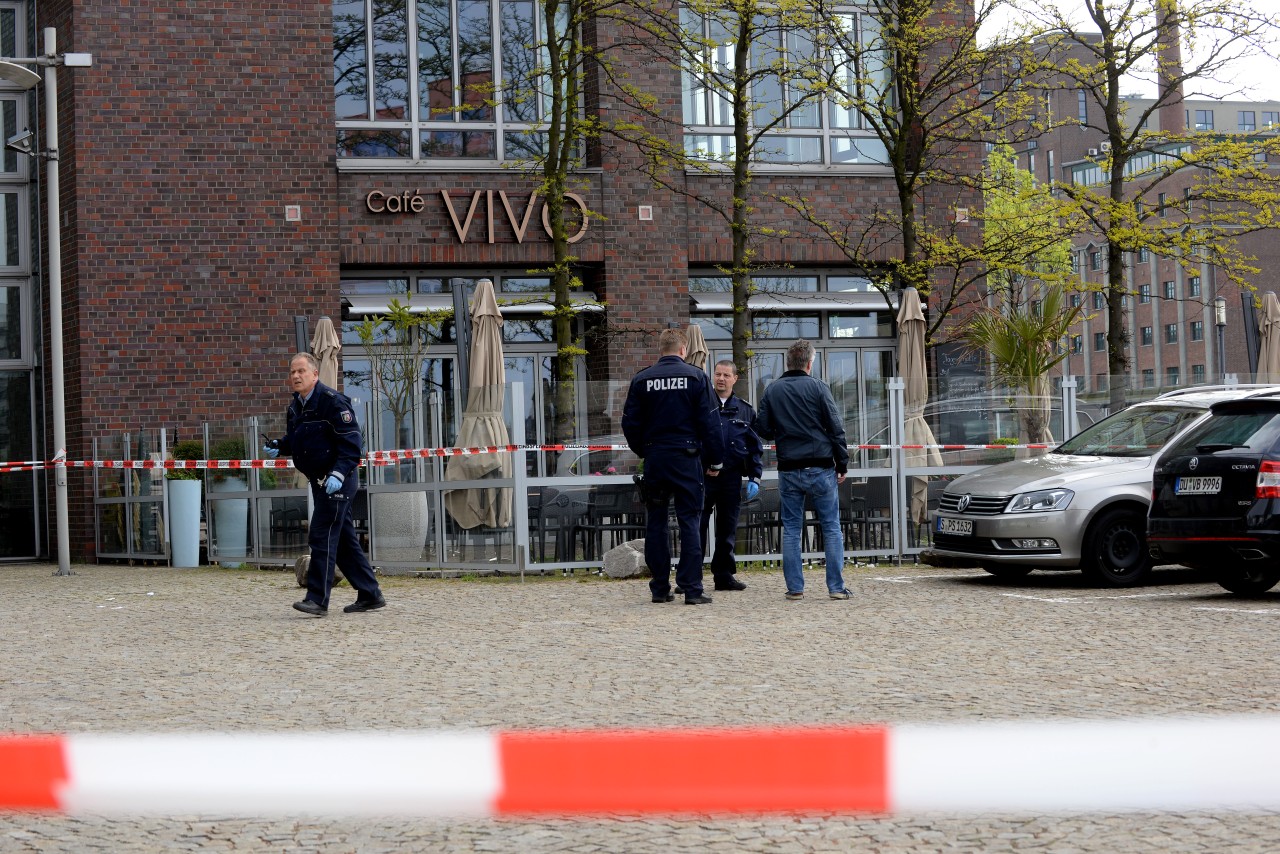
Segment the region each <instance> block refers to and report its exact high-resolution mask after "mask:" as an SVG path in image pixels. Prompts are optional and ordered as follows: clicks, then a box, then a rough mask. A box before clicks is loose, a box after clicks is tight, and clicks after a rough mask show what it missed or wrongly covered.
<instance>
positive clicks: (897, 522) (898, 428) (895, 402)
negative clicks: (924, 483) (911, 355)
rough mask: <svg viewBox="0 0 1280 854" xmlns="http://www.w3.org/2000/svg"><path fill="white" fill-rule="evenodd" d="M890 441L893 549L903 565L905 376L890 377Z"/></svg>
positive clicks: (904, 529) (905, 514) (904, 540)
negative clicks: (891, 446) (891, 448)
mask: <svg viewBox="0 0 1280 854" xmlns="http://www.w3.org/2000/svg"><path fill="white" fill-rule="evenodd" d="M888 388H889V442H890V444H892V445H893V450H892V451H890V452H889V461H890V466H891V467H892V472H893V473H892V477H891V481H892V489H891V491H890V504H889V507H890V508H891V510H890V516H889V518H890V520H891V525H890V528H891V530H892V531H893V551H894V553H895V554H897V556H898V565H899V566H901V565H902V549H903V545H904V544H905V543H906V541H907V516H908V515H910V514H909V513H905V512H903V511H904V509H905V508H904V502H903V496H904V495H905V494H906V492H905V489H904V487H905V486H906V479H905V477H904V476H903V472H902V470H903V468H905V467H906V457H905V455H904V454H903V451H902V435H903V431H902V428H903V415H904V413H905V412H906V388H907V383H906V381H905V380H904V379H903V378H902V377H891V378H890V379H889V385H888Z"/></svg>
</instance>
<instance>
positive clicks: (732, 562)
mask: <svg viewBox="0 0 1280 854" xmlns="http://www.w3.org/2000/svg"><path fill="white" fill-rule="evenodd" d="M737 382H738V369H737V367H736V366H735V365H734V364H733V360H732V359H721V360H720V361H719V362H716V365H715V368H714V369H713V372H712V375H711V383H712V385H713V386H714V388H715V393H716V400H717V402H718V403H719V404H720V405H719V407H717V413H718V414H719V416H720V434H721V436H722V438H723V440H724V469H722V470H721V472H720V475H719V476H718V477H709V478H707V480H706V499H705V501H704V502H703V505H702V552H703V554H704V555H705V554H706V553H707V549H708V545H709V544H708V542H707V533H708V525H709V523H710V520H711V511H712V510H714V511H715V514H716V530H715V552H714V553H713V555H712V557H711V577H712V578H713V579H715V588H716V590H745V589H746V588H747V585H746V584H745V583H744V582H742V581H739V580H738V579H736V578H734V571H735V569H736V563H737V557H736V555H735V554H734V551H735V544H736V539H737V534H738V512H739V510H740V509H741V507H742V480H743V478H746V479H747V500H748V501H750V500H752V499H754V498H755V497H756V496H757V495H758V494H759V493H760V474H761V472H762V471H763V470H764V465H763V456H764V445H763V444H762V443H761V442H760V437H759V436H758V435H756V430H755V426H756V411H755V410H754V409H752V408H751V404H749V403H747V402H746V401H745V400H743V399H742V398H740V397H738V396H737V395H736V394H734V393H733V387H734V385H736V384H737Z"/></svg>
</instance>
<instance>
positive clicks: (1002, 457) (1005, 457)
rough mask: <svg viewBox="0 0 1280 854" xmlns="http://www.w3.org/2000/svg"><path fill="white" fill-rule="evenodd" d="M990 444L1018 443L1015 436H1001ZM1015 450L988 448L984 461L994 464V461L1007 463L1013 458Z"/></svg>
mask: <svg viewBox="0 0 1280 854" xmlns="http://www.w3.org/2000/svg"><path fill="white" fill-rule="evenodd" d="M991 444H993V445H1017V444H1020V443H1019V441H1018V438H1017V437H1016V436H1001V437H1000V438H998V439H996V440H995V441H994V442H992V443H991ZM1015 453H1016V452H1015V450H1014V449H1013V448H1009V449H1007V450H999V451H995V450H989V451H987V452H986V458H987V459H986V462H988V463H991V464H992V465H995V464H996V463H1007V462H1009V461H1010V460H1012V459H1013V458H1014V455H1015Z"/></svg>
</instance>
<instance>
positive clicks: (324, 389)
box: [262, 353, 387, 617]
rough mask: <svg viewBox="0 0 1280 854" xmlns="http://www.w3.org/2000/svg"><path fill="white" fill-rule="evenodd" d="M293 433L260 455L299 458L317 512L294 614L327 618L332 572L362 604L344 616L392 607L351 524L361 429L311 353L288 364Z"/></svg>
mask: <svg viewBox="0 0 1280 854" xmlns="http://www.w3.org/2000/svg"><path fill="white" fill-rule="evenodd" d="M289 384H290V386H291V387H292V388H293V392H294V394H293V402H292V403H291V404H289V415H288V431H287V432H286V433H285V434H284V436H283V437H281V438H279V439H275V440H272V441H268V442H267V444H266V445H265V446H263V448H262V453H263V455H264V456H266V457H270V458H272V459H274V458H275V457H277V456H279V455H280V454H282V453H283V454H287V455H291V456H292V457H293V464H294V466H295V467H296V468H297V469H298V471H300V472H302V473H303V474H304V475H306V478H307V480H308V482H309V483H310V485H311V497H312V499H313V503H314V505H315V510H314V511H313V512H312V514H311V532H310V537H309V540H308V545H310V546H311V564H310V567H309V568H308V569H307V596H306V598H305V599H303V600H301V601H299V602H294V603H293V607H294V608H296V609H297V610H299V611H301V612H302V613H304V614H310V615H311V616H313V617H323V616H324V615H325V614H326V613H328V610H329V591H330V589H332V587H333V569H334V566H335V565H336V564H338V563H341V564H342V574H343V575H345V576H346V577H347V581H349V582H351V586H352V587H354V588H355V589H356V601H355V602H353V603H352V604H350V605H348V606H347V607H345V608H343V609H342V610H343V611H344V612H345V613H348V614H350V613H354V612H357V611H374V610H377V609H378V608H381V607H383V606H384V605H386V604H387V603H386V600H385V599H383V598H382V591H381V590H380V589H379V587H378V580H377V579H376V578H374V575H373V568H372V567H371V566H369V559H368V558H367V557H365V554H364V550H363V549H362V548H360V537H359V535H358V534H357V533H356V529H355V523H354V522H353V521H352V519H351V500H352V499H353V498H355V496H356V491H357V490H358V489H359V488H360V474H359V470H358V466H359V464H360V458H361V457H362V456H363V452H364V451H363V448H364V446H363V440H362V439H361V438H360V425H359V424H358V423H357V422H356V414H355V411H354V410H353V409H352V408H351V401H350V400H348V399H347V398H346V397H344V396H343V395H341V394H339V393H338V392H336V391H334V390H333V389H331V388H329V387H328V386H326V385H325V384H324V383H322V382H320V364H319V362H317V361H316V358H315V356H312V355H311V354H310V353H299V354H298V355H296V356H294V357H293V359H292V360H291V361H290V362H289Z"/></svg>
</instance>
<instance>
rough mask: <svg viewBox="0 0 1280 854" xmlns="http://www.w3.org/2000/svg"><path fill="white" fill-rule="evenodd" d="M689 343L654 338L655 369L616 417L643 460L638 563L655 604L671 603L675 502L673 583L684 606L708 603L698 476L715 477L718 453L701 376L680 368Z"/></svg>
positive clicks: (665, 335)
mask: <svg viewBox="0 0 1280 854" xmlns="http://www.w3.org/2000/svg"><path fill="white" fill-rule="evenodd" d="M687 346H688V340H687V339H686V338H685V334H684V332H683V330H680V329H664V330H663V331H662V334H661V335H659V336H658V352H659V353H660V354H661V358H659V359H658V362H657V364H655V365H653V366H651V367H648V368H645V369H644V370H643V371H641V372H640V373H638V374H636V375H635V377H634V378H633V379H632V380H631V387H630V388H629V389H628V391H627V402H626V405H625V406H624V407H623V411H622V432H623V434H624V435H626V437H627V445H628V447H630V448H631V450H632V452H633V453H635V455H636V456H638V457H640V458H641V459H642V460H644V491H645V511H646V516H647V525H646V528H645V537H644V560H645V563H646V564H648V566H649V572H650V574H651V575H652V578H651V579H650V581H649V590H650V592H651V593H652V594H653V601H654V602H671V601H673V600H674V599H675V596H674V595H673V594H672V592H671V544H670V540H669V539H668V532H667V510H668V507H669V506H670V504H671V501H672V499H673V498H674V499H675V508H676V519H677V520H678V522H679V523H680V563H679V564H678V565H677V566H676V584H677V585H678V586H679V587H680V589H681V590H682V591H683V592H684V602H685V604H686V605H709V604H710V603H711V597H710V596H706V595H704V594H703V589H702V542H701V536H700V531H699V529H698V521H699V519H701V518H702V495H703V488H702V481H703V475H704V474H705V475H707V476H710V477H715V476H718V474H719V471H720V469H721V468H722V466H723V457H724V450H723V445H722V439H721V436H720V425H719V423H718V420H719V419H718V416H717V415H716V403H715V398H714V396H713V395H712V393H711V384H710V383H708V382H707V375H706V373H705V372H703V371H700V370H698V369H697V368H695V367H693V366H692V365H688V364H685V361H684V354H685V348H686V347H687Z"/></svg>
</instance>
